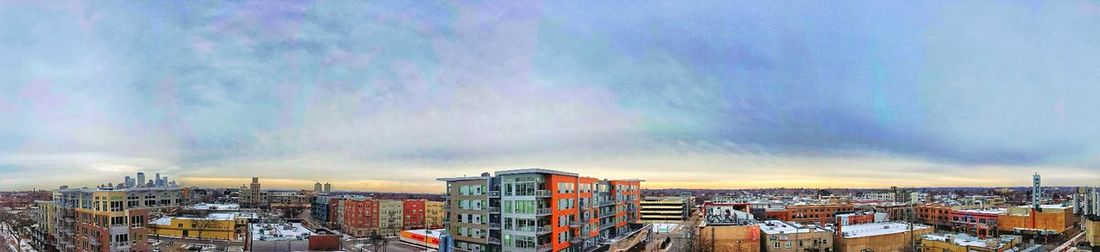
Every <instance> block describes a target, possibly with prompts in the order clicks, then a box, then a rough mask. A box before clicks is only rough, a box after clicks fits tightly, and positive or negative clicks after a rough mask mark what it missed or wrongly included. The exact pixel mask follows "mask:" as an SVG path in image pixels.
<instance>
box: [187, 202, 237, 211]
mask: <svg viewBox="0 0 1100 252" xmlns="http://www.w3.org/2000/svg"><path fill="white" fill-rule="evenodd" d="M188 208H190V209H194V210H239V209H241V205H239V204H214V203H198V204H195V205H192V206H190V207H188Z"/></svg>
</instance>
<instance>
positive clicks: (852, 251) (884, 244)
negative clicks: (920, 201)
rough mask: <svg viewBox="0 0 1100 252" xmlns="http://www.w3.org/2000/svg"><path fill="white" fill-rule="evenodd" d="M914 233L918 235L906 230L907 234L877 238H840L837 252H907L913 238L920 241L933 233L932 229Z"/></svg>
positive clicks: (919, 230)
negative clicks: (924, 236)
mask: <svg viewBox="0 0 1100 252" xmlns="http://www.w3.org/2000/svg"><path fill="white" fill-rule="evenodd" d="M913 232H914V233H916V234H915V235H910V234H909V231H908V230H906V231H905V232H900V233H894V234H887V235H877V236H868V237H859V238H840V239H839V240H838V241H837V242H836V244H837V251H840V252H860V251H864V250H865V249H867V250H870V251H876V252H878V251H907V250H908V249H909V247H910V246H911V241H912V240H910V239H911V238H913V237H914V236H915V237H917V239H919V238H920V236H921V235H924V234H927V233H931V232H932V228H930V227H929V228H923V229H917V230H913Z"/></svg>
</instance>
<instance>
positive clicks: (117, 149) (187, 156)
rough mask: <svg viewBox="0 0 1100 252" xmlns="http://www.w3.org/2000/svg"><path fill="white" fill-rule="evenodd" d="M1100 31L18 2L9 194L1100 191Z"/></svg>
mask: <svg viewBox="0 0 1100 252" xmlns="http://www.w3.org/2000/svg"><path fill="white" fill-rule="evenodd" d="M643 2H644V1H643ZM1097 31H1100V4H1098V3H1096V2H1094V1H1050V2H1035V1H1020V2H1010V1H990V2H979V1H963V2H959V1H918V2H914V3H901V2H898V1H872V2H867V1H860V2H846V1H820V2H806V1H796V2H784V1H744V2H742V1H704V2H691V1H653V2H648V3H637V2H633V1H631V2H629V3H615V2H603V1H600V2H594V3H593V2H589V1H550V2H536V1H501V2H481V3H467V2H457V3H454V2H431V1H409V2H401V1H369V2H367V1H357V2H344V1H340V2H322V3H310V2H291V1H280V2H270V1H263V2H227V3H223V2H200V1H183V2H128V1H118V2H111V1H103V2H98V1H97V2H94V3H93V2H87V1H72V2H68V1H45V2H43V1H5V2H3V3H0V52H2V55H0V190H10V189H31V188H55V187H56V186H59V185H62V184H68V185H76V186H80V185H96V184H99V183H106V182H117V181H119V180H121V179H120V178H121V177H122V176H124V175H128V174H132V173H134V172H136V171H145V172H146V173H148V174H151V173H154V172H160V173H162V174H166V175H168V176H171V177H172V178H174V179H175V178H178V179H180V180H181V182H182V183H184V184H187V185H197V186H234V185H240V184H244V183H247V182H246V180H247V178H248V177H252V176H259V177H262V180H263V182H266V184H268V185H271V186H275V187H286V188H312V184H313V181H322V182H324V181H329V182H331V183H333V185H334V186H335V187H336V188H337V189H355V190H387V191H404V192H439V191H441V190H442V184H441V183H439V182H437V181H435V180H434V178H436V177H452V176H462V175H476V174H478V173H480V172H483V171H495V170H501V169H510V168H524V167H546V168H552V169H559V170H564V171H571V172H579V173H582V174H586V175H591V176H596V177H608V178H640V179H645V180H646V183H644V186H645V187H648V188H668V187H686V188H754V187H779V186H786V187H887V186H892V185H898V186H1006V185H1021V186H1022V185H1026V184H1028V183H1029V181H1030V175H1031V174H1032V173H1033V172H1039V173H1041V174H1042V175H1043V176H1044V178H1045V180H1044V182H1046V183H1047V184H1053V185H1084V184H1091V185H1100V32H1097Z"/></svg>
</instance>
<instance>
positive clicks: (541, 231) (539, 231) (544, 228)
mask: <svg viewBox="0 0 1100 252" xmlns="http://www.w3.org/2000/svg"><path fill="white" fill-rule="evenodd" d="M550 232H552V230H550V227H549V226H541V227H538V228H535V233H536V234H549V233H550Z"/></svg>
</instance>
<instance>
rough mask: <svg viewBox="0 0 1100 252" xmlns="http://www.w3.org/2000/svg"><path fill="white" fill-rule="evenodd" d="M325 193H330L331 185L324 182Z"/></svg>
mask: <svg viewBox="0 0 1100 252" xmlns="http://www.w3.org/2000/svg"><path fill="white" fill-rule="evenodd" d="M325 192H327V193H330V192H332V184H329V183H328V182H325Z"/></svg>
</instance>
